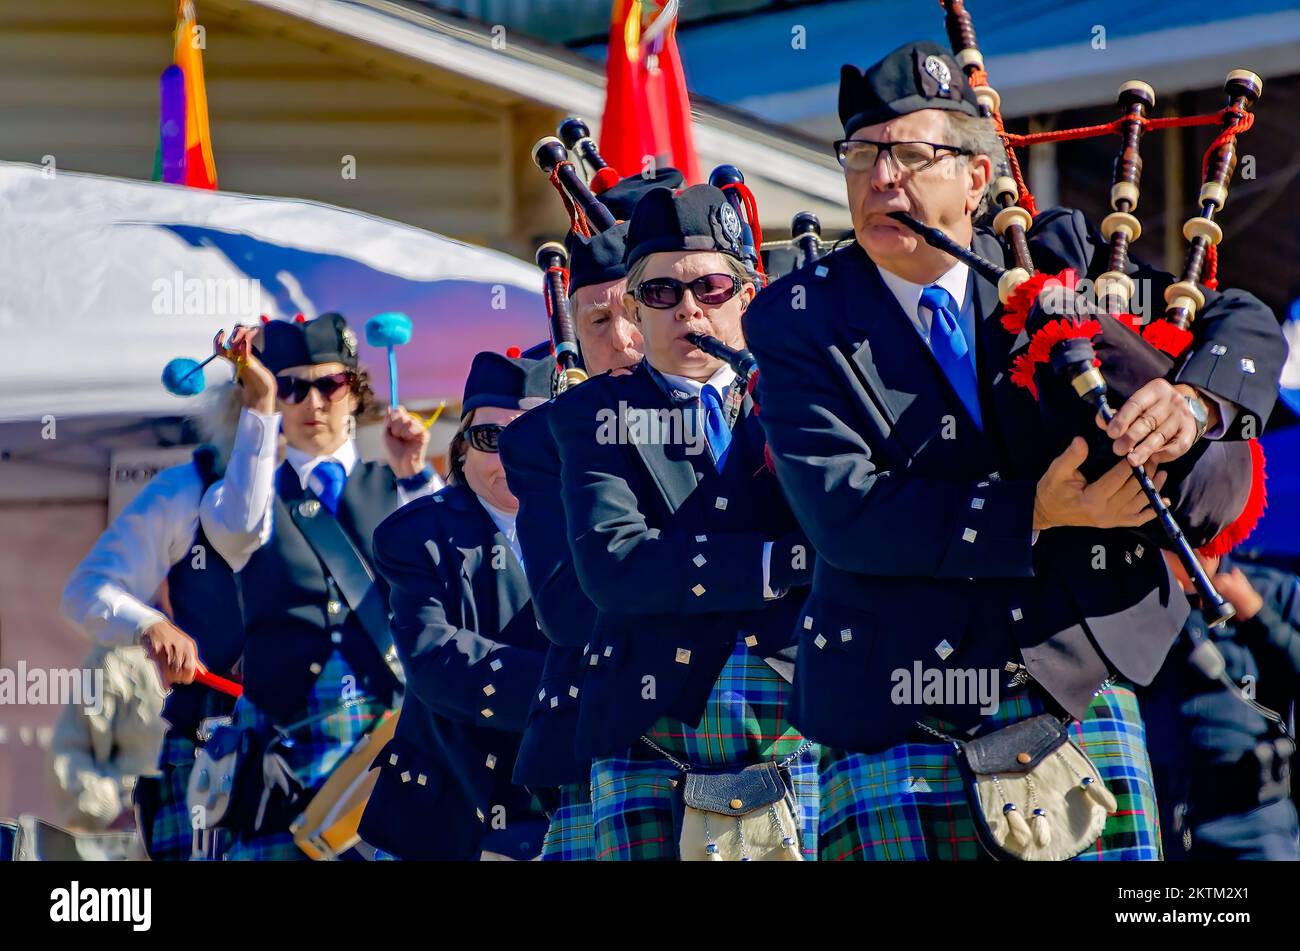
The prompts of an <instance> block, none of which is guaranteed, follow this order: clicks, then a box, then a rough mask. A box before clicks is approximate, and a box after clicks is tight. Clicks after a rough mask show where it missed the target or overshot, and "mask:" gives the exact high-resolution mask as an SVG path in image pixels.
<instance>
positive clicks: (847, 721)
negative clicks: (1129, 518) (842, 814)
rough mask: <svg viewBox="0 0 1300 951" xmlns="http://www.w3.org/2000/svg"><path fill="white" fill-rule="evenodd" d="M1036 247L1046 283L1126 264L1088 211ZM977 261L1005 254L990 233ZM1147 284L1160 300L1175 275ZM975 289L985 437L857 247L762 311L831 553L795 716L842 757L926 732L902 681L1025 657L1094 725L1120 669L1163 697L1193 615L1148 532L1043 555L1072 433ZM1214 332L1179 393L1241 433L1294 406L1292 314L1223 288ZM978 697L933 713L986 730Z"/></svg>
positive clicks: (815, 594) (1209, 310)
mask: <svg viewBox="0 0 1300 951" xmlns="http://www.w3.org/2000/svg"><path fill="white" fill-rule="evenodd" d="M1031 238H1032V240H1031V246H1032V247H1033V250H1034V255H1035V260H1036V262H1038V263H1039V265H1040V267H1042V268H1043V269H1044V270H1047V271H1052V270H1056V269H1059V267H1063V266H1064V265H1066V264H1069V265H1071V266H1073V267H1074V268H1076V270H1077V271H1078V272H1079V273H1081V274H1085V273H1086V274H1089V275H1095V274H1097V273H1098V272H1099V271H1100V270H1103V269H1104V268H1105V266H1106V260H1105V253H1104V246H1103V245H1102V244H1101V243H1100V239H1099V237H1098V236H1096V234H1095V232H1093V231H1092V230H1090V229H1089V228H1088V226H1087V223H1086V221H1085V220H1084V219H1083V216H1082V215H1081V214H1079V213H1077V212H1073V213H1071V212H1068V211H1063V210H1054V211H1050V212H1045V213H1044V214H1043V215H1040V216H1039V218H1038V220H1037V222H1036V223H1035V227H1034V229H1033V231H1032V234H1031ZM974 247H975V249H976V250H977V251H979V252H980V253H981V254H983V255H984V256H985V257H987V258H990V259H992V260H998V261H1000V260H1003V259H1004V252H1003V249H1002V247H1001V245H1000V243H999V242H998V241H997V239H996V238H995V237H994V236H993V235H992V234H991V233H989V232H985V231H977V232H976V236H975V241H974ZM1132 270H1133V273H1134V274H1135V276H1136V277H1138V278H1140V279H1141V278H1145V279H1149V280H1151V281H1152V285H1153V294H1154V299H1155V300H1159V299H1160V290H1161V289H1162V288H1163V286H1165V285H1166V284H1168V283H1169V281H1170V278H1169V275H1163V274H1160V273H1159V272H1155V271H1151V270H1150V269H1142V270H1139V269H1138V268H1136V267H1134V268H1133V269H1132ZM971 281H972V285H971V287H970V290H969V293H971V294H974V295H975V313H976V331H975V340H974V341H973V345H974V346H973V351H974V354H975V357H976V367H977V374H978V382H979V394H980V406H981V412H982V416H983V421H984V427H983V430H982V431H981V430H980V429H979V428H977V427H976V426H975V424H974V422H973V421H972V420H971V419H970V417H969V415H968V414H967V412H966V410H965V407H964V405H963V404H962V402H961V400H960V399H959V398H958V397H957V395H956V393H955V391H954V390H953V389H952V387H951V385H950V384H949V383H948V381H947V379H946V378H945V377H944V375H943V371H942V370H941V369H940V368H939V366H938V364H937V363H936V361H935V360H934V357H933V355H932V354H931V353H930V351H929V349H928V348H927V346H926V344H925V342H924V341H923V340H922V339H921V337H920V335H919V334H918V333H917V332H916V329H915V328H914V327H913V326H912V324H911V322H910V321H909V320H908V318H907V316H906V315H905V314H904V313H903V311H902V309H901V308H900V307H899V305H898V302H897V300H896V299H895V298H894V296H893V294H892V293H891V292H890V291H889V289H888V287H887V286H886V285H885V283H884V281H883V280H882V278H881V277H880V273H879V271H878V269H877V267H876V265H875V264H874V263H873V262H872V261H871V260H870V259H869V258H868V257H867V255H866V253H865V252H864V251H863V250H862V248H861V246H860V245H858V244H857V243H856V242H854V243H852V244H850V245H848V246H846V247H844V248H842V249H840V250H838V251H836V252H834V253H833V254H831V255H829V256H827V257H824V258H822V259H821V260H820V261H818V262H816V264H814V265H813V266H812V267H806V268H803V269H800V270H799V271H796V272H794V273H793V274H790V275H788V276H787V277H785V278H783V279H781V280H780V281H777V282H776V283H774V284H772V285H771V286H770V287H768V288H767V289H766V290H764V291H763V292H762V293H760V294H759V295H758V297H757V298H756V299H755V301H754V303H753V305H752V306H751V307H750V308H749V311H748V313H747V314H746V317H745V330H746V338H747V340H748V342H749V346H750V348H751V349H752V351H753V352H754V354H755V356H756V357H757V358H758V361H759V366H760V375H759V383H758V391H757V396H758V398H759V402H760V404H761V405H762V414H761V417H760V418H761V420H762V423H763V427H764V429H765V430H766V432H767V437H768V441H769V443H770V445H771V449H772V453H773V456H774V458H775V462H776V468H777V474H778V476H779V477H780V480H781V484H782V486H783V488H784V489H785V493H786V497H787V498H788V499H789V500H790V505H791V507H792V508H793V509H794V512H795V514H796V515H797V516H798V519H799V522H800V524H801V525H802V526H803V528H804V530H805V531H806V532H807V533H808V535H809V537H810V539H811V540H812V542H813V545H814V546H815V547H816V549H817V552H818V556H819V557H818V562H817V569H816V575H815V578H814V580H813V589H812V594H811V596H810V598H809V602H808V607H807V610H806V611H805V612H804V613H803V615H802V618H801V620H800V623H799V633H800V637H801V639H800V644H799V665H798V671H797V676H796V682H795V710H794V712H793V714H792V719H793V721H794V723H795V724H796V725H797V726H799V727H800V728H801V729H802V730H803V731H804V732H805V733H807V734H808V735H809V736H811V737H813V738H814V739H816V740H819V741H821V742H823V743H826V744H829V745H833V746H838V747H842V748H847V749H851V750H867V751H870V750H880V749H884V748H887V747H889V746H892V745H895V744H897V743H899V742H902V741H904V740H905V739H907V738H908V737H909V736H911V735H913V734H914V721H915V720H916V718H917V715H918V714H919V713H920V712H922V711H921V710H918V708H917V707H915V706H911V705H907V704H900V703H895V702H893V696H894V689H893V688H894V686H895V684H896V683H897V680H896V676H895V675H896V672H897V671H899V670H904V671H910V670H913V669H914V665H915V664H916V663H921V664H922V665H923V666H924V667H926V668H935V669H938V670H940V671H942V672H943V675H944V677H945V681H946V682H951V681H950V680H949V675H948V671H952V672H953V673H954V674H957V673H960V672H962V671H971V670H978V669H994V670H998V671H1001V670H1003V669H1004V668H1005V665H1006V664H1008V663H1021V662H1023V663H1024V664H1025V665H1026V666H1027V667H1028V671H1029V673H1030V674H1031V675H1032V676H1033V677H1034V678H1035V679H1036V680H1037V681H1038V682H1039V684H1040V685H1041V686H1042V687H1044V688H1045V689H1046V690H1047V691H1048V692H1049V693H1050V694H1051V695H1052V696H1053V697H1054V698H1055V699H1056V700H1057V701H1058V702H1059V703H1060V704H1061V705H1062V706H1063V707H1064V708H1065V709H1066V710H1068V711H1069V712H1070V713H1072V714H1074V715H1075V716H1082V715H1083V714H1084V713H1085V712H1086V710H1087V708H1088V706H1089V704H1090V702H1091V699H1092V694H1093V692H1094V690H1095V689H1096V688H1097V686H1098V684H1099V683H1100V682H1101V681H1102V680H1103V679H1104V678H1105V677H1107V676H1108V675H1109V674H1111V673H1112V672H1115V671H1118V673H1120V674H1122V675H1123V676H1125V677H1127V678H1129V679H1130V680H1132V681H1134V682H1137V683H1140V684H1146V683H1149V682H1150V681H1151V678H1152V677H1153V676H1154V675H1155V673H1156V671H1157V670H1158V669H1159V667H1160V664H1161V662H1162V661H1163V660H1164V658H1165V655H1166V653H1167V652H1168V649H1169V646H1170V644H1171V643H1172V642H1173V639H1174V637H1175V636H1176V634H1177V632H1178V630H1179V629H1180V628H1181V626H1182V623H1183V620H1184V619H1185V618H1186V616H1187V611H1188V607H1187V601H1186V599H1185V598H1184V597H1183V595H1182V592H1181V591H1180V590H1178V588H1177V586H1176V585H1174V584H1173V581H1172V578H1171V577H1170V575H1169V572H1168V570H1167V568H1166V566H1165V563H1164V560H1163V559H1162V558H1161V556H1160V553H1159V551H1158V550H1157V547H1156V545H1155V544H1153V543H1152V541H1151V540H1150V536H1146V535H1143V534H1142V533H1139V532H1133V531H1127V530H1110V531H1094V530H1089V529H1053V530H1051V531H1047V532H1043V533H1042V534H1041V535H1040V536H1039V538H1038V541H1037V543H1036V544H1031V529H1032V521H1033V505H1034V495H1035V491H1036V487H1037V482H1038V479H1039V478H1040V477H1041V476H1042V474H1043V473H1044V471H1046V468H1047V465H1048V463H1049V462H1050V460H1051V459H1052V458H1053V457H1054V456H1056V455H1057V454H1058V453H1059V452H1060V451H1061V450H1062V449H1063V448H1064V447H1065V445H1066V444H1067V443H1068V442H1069V440H1070V438H1071V437H1072V436H1073V435H1074V433H1073V432H1070V431H1068V430H1067V429H1066V427H1063V426H1054V425H1052V424H1051V422H1050V420H1049V419H1047V418H1045V417H1044V416H1043V415H1042V414H1041V412H1040V407H1039V405H1038V403H1036V402H1035V400H1034V399H1033V398H1032V397H1031V396H1030V395H1029V394H1028V393H1027V392H1026V391H1025V390H1023V389H1020V388H1019V387H1016V386H1014V385H1013V384H1012V383H1011V380H1010V374H1009V372H1008V368H1009V365H1010V362H1011V357H1012V355H1013V353H1014V352H1015V351H1016V350H1017V349H1018V348H1020V347H1023V346H1024V341H1018V340H1016V339H1015V338H1014V337H1013V336H1012V335H1011V334H1010V333H1009V332H1008V331H1007V330H1006V329H1005V328H1004V327H1003V326H1002V323H1001V321H1000V319H999V318H1000V315H1001V310H1000V307H999V305H998V300H997V293H996V290H995V288H994V287H993V286H992V285H991V284H988V283H987V282H985V281H983V280H977V279H976V278H975V277H974V275H972V276H971ZM797 290H798V291H802V293H796V291H797ZM1229 317H1230V318H1231V319H1229ZM1195 329H1196V332H1197V338H1196V345H1195V348H1194V350H1193V352H1192V353H1191V355H1190V356H1189V357H1188V358H1186V359H1185V360H1183V361H1181V363H1180V365H1179V366H1178V367H1176V368H1175V369H1174V371H1173V379H1174V381H1175V382H1185V383H1190V384H1193V385H1196V386H1199V387H1201V388H1202V389H1205V390H1207V391H1209V392H1210V393H1213V394H1215V395H1217V396H1220V397H1223V398H1225V399H1227V400H1230V401H1233V402H1235V403H1237V404H1238V405H1239V406H1241V408H1242V413H1241V414H1240V415H1239V418H1238V420H1237V423H1236V424H1235V425H1234V427H1233V429H1232V431H1231V432H1230V433H1229V434H1228V438H1237V437H1240V436H1241V435H1242V432H1241V430H1242V419H1244V418H1245V417H1246V416H1247V415H1254V416H1255V417H1256V418H1257V420H1263V419H1266V418H1267V416H1268V413H1269V411H1270V410H1271V408H1272V404H1273V401H1274V399H1275V395H1276V380H1277V378H1278V375H1279V374H1280V371H1281V360H1282V358H1283V355H1284V353H1285V350H1284V348H1283V345H1282V341H1281V335H1280V333H1279V332H1278V329H1277V324H1276V321H1275V320H1274V319H1273V316H1272V314H1271V313H1270V312H1269V311H1268V310H1267V308H1265V307H1264V306H1263V305H1262V304H1260V303H1259V302H1258V301H1256V300H1255V299H1254V298H1252V297H1250V296H1249V295H1247V294H1244V293H1242V292H1239V291H1228V292H1224V293H1222V294H1216V293H1212V292H1209V293H1207V300H1206V306H1205V308H1204V309H1203V311H1202V314H1201V316H1200V317H1199V318H1198V320H1197V322H1196V324H1195ZM1220 347H1221V348H1222V353H1219V352H1216V351H1217V350H1218V349H1219V348H1220ZM1225 354H1226V355H1227V357H1225V356H1224V355H1225ZM1241 358H1249V360H1251V361H1252V362H1250V363H1246V364H1244V365H1243V363H1242V362H1241ZM1089 425H1091V424H1089ZM1094 428H1095V427H1094ZM845 630H848V631H851V632H852V635H851V636H850V637H849V638H848V639H845V638H843V637H841V636H840V632H842V631H845ZM860 634H866V635H867V636H860ZM959 699H960V698H956V697H953V698H950V702H949V703H948V704H947V705H940V706H939V707H938V708H935V709H932V710H930V711H929V712H933V713H936V714H938V715H940V716H942V717H944V718H945V719H947V720H949V721H952V722H954V723H955V724H956V725H958V726H969V725H972V724H973V723H974V722H975V721H976V720H977V719H978V718H979V716H980V712H979V704H977V703H970V702H967V703H960V702H958V701H959Z"/></svg>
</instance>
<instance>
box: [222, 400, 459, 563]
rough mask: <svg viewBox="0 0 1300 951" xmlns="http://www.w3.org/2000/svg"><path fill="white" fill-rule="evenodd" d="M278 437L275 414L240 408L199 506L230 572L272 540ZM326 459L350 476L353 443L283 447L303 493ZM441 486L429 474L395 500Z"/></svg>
mask: <svg viewBox="0 0 1300 951" xmlns="http://www.w3.org/2000/svg"><path fill="white" fill-rule="evenodd" d="M279 436H280V414H279V413H259V412H258V411H257V410H252V409H248V408H247V407H245V408H244V409H243V410H241V411H240V414H239V425H238V427H236V429H235V444H234V446H233V447H232V448H231V450H230V462H229V464H227V466H226V477H225V478H224V479H222V480H221V481H220V482H215V483H213V484H212V486H211V487H210V488H209V489H208V491H207V493H206V494H205V495H204V496H203V502H202V503H201V504H200V505H199V519H200V521H201V522H202V524H203V531H204V532H205V533H206V534H207V536H208V540H209V541H211V542H212V546H213V547H214V548H216V550H217V551H218V552H219V553H220V554H221V557H222V558H224V559H226V563H227V564H228V565H230V567H231V570H233V571H239V570H241V569H242V568H243V567H244V566H245V565H246V564H248V560H249V559H250V558H252V557H253V553H254V552H256V551H257V550H258V549H259V548H261V547H262V546H263V545H265V544H266V543H267V542H268V541H270V539H271V527H272V526H271V521H272V514H273V513H274V511H275V472H276V469H277V468H278V463H277V459H276V456H277V451H278V448H279ZM331 459H332V460H334V461H335V462H338V463H339V464H340V465H342V466H343V471H344V473H345V474H347V475H351V474H352V470H353V469H354V468H355V467H356V464H357V461H358V456H357V447H356V443H355V442H353V441H352V440H351V439H348V440H346V441H345V442H344V443H343V444H342V445H341V446H339V447H338V448H337V449H335V450H334V451H333V452H327V453H321V454H320V455H315V456H314V455H311V454H310V453H307V452H303V451H302V450H300V449H295V448H294V447H293V446H286V447H285V460H286V461H287V462H288V463H289V465H290V466H292V467H293V470H294V472H296V473H297V475H298V479H299V481H300V482H301V483H302V487H303V489H309V488H310V489H311V490H312V491H313V492H319V491H320V488H321V484H320V479H319V478H318V477H317V478H313V477H312V470H313V469H315V468H316V467H317V466H318V465H320V464H321V463H322V462H325V461H326V460H331ZM441 488H442V480H441V479H439V478H438V477H437V475H434V477H433V478H432V479H430V480H429V481H428V482H427V483H426V484H425V485H424V486H423V487H422V488H421V489H419V490H418V491H413V492H408V491H407V490H405V489H403V488H402V486H400V485H399V486H398V487H397V497H398V500H399V502H400V504H402V505H405V504H406V503H407V502H410V501H412V500H414V499H418V498H420V497H421V496H424V495H428V494H430V493H432V492H436V491H438V490H439V489H441Z"/></svg>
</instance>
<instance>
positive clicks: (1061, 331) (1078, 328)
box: [1011, 317, 1101, 399]
mask: <svg viewBox="0 0 1300 951" xmlns="http://www.w3.org/2000/svg"><path fill="white" fill-rule="evenodd" d="M1099 333H1101V324H1099V323H1098V322H1097V321H1095V320H1084V321H1081V322H1079V323H1076V322H1075V321H1073V320H1070V319H1068V318H1064V317H1062V318H1060V319H1059V320H1053V321H1049V322H1048V323H1046V324H1044V325H1043V326H1042V327H1040V328H1038V330H1037V331H1035V332H1034V335H1033V336H1032V337H1030V338H1029V346H1028V347H1026V348H1025V349H1024V350H1023V351H1021V352H1020V353H1019V354H1018V355H1017V356H1016V358H1015V359H1014V360H1012V361H1011V382H1012V383H1014V384H1015V385H1016V386H1019V387H1021V388H1022V389H1026V390H1028V391H1029V393H1030V395H1031V396H1033V397H1034V399H1038V385H1037V384H1036V383H1035V382H1034V370H1035V369H1036V368H1037V366H1038V364H1040V363H1046V362H1047V361H1048V360H1050V359H1051V358H1052V347H1054V346H1056V345H1057V344H1058V343H1060V342H1061V341H1062V340H1070V339H1072V338H1075V337H1087V338H1088V339H1092V338H1093V337H1095V336H1097V334H1099Z"/></svg>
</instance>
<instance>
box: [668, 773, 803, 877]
mask: <svg viewBox="0 0 1300 951" xmlns="http://www.w3.org/2000/svg"><path fill="white" fill-rule="evenodd" d="M680 788H681V791H682V815H681V819H680V821H679V823H678V828H679V829H680V834H679V836H678V842H677V848H678V857H679V858H680V859H681V861H683V862H703V861H712V862H802V861H803V853H802V852H801V851H800V835H799V825H800V824H799V822H797V821H796V819H795V816H797V815H799V814H800V813H799V804H798V801H797V800H796V799H795V796H794V788H793V784H792V783H791V780H790V771H789V769H787V768H786V767H784V766H782V765H780V764H778V763H759V764H758V765H756V766H747V767H745V768H744V769H742V770H739V771H737V772H723V773H700V772H688V773H686V775H685V776H684V777H683V778H682V780H681V782H680Z"/></svg>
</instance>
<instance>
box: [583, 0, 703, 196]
mask: <svg viewBox="0 0 1300 951" xmlns="http://www.w3.org/2000/svg"><path fill="white" fill-rule="evenodd" d="M676 6H677V5H676V3H673V2H669V3H667V4H665V8H664V9H663V10H660V11H659V12H658V14H657V15H656V16H655V17H654V19H653V20H651V22H650V24H649V25H648V26H646V27H645V28H644V29H643V27H642V20H641V17H642V9H643V7H644V4H643V2H642V0H614V9H613V17H612V18H611V21H610V28H609V58H608V60H607V62H606V64H605V79H606V88H605V115H604V117H603V119H602V120H601V124H600V152H601V155H603V156H604V157H605V160H606V161H607V162H609V163H610V164H611V165H612V166H614V168H616V169H618V170H619V171H620V172H621V173H622V174H624V175H635V174H638V173H640V172H643V171H645V170H646V168H647V166H648V165H649V163H650V161H651V159H653V161H654V163H655V165H656V167H662V166H665V165H671V166H673V167H674V168H676V169H678V170H679V171H680V172H681V173H682V175H683V176H685V178H686V183H687V184H688V185H693V184H696V183H698V182H699V181H700V162H699V159H698V158H697V157H696V155H695V139H694V136H693V134H692V131H691V103H690V97H689V96H688V94H687V91H686V76H685V73H684V72H683V70H682V61H681V54H680V53H679V52H678V51H677V15H676ZM665 17H667V19H664V18H665Z"/></svg>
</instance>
